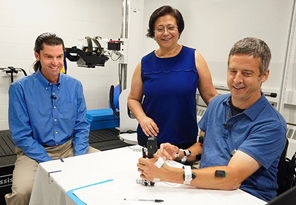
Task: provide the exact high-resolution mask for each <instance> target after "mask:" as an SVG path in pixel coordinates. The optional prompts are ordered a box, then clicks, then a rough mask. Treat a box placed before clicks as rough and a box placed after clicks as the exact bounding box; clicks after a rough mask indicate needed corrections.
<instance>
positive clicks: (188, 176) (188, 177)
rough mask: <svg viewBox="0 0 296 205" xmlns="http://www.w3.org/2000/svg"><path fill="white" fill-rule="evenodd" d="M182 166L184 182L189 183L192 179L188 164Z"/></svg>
mask: <svg viewBox="0 0 296 205" xmlns="http://www.w3.org/2000/svg"><path fill="white" fill-rule="evenodd" d="M183 168H184V184H190V182H191V181H192V173H191V167H190V166H183Z"/></svg>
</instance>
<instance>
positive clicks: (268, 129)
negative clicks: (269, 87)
mask: <svg viewBox="0 0 296 205" xmlns="http://www.w3.org/2000/svg"><path fill="white" fill-rule="evenodd" d="M270 59H271V52H270V49H269V47H268V46H267V44H266V43H265V42H264V41H262V40H260V39H257V38H251V37H248V38H244V39H241V40H239V41H238V42H236V43H235V44H234V46H233V47H232V49H231V51H230V53H229V58H228V71H227V85H228V87H229V90H230V92H231V94H226V95H218V96H216V97H214V98H213V99H212V100H211V102H210V104H209V106H208V108H207V110H206V112H205V114H204V116H203V117H202V119H201V121H200V122H199V127H200V129H201V134H200V137H202V139H203V140H202V141H200V142H197V143H196V144H194V145H193V146H191V147H189V148H188V149H187V150H185V151H180V150H179V148H178V147H176V146H174V145H171V144H168V143H167V144H162V145H161V147H160V150H159V152H158V154H159V155H160V156H162V157H164V158H168V159H176V158H177V159H181V161H183V160H182V159H185V160H186V159H188V160H192V161H193V160H195V159H196V156H197V155H199V154H201V163H200V167H199V169H196V170H190V169H188V168H187V169H184V170H182V169H173V168H171V167H168V166H166V165H164V166H163V168H162V167H161V168H157V167H156V166H155V165H154V163H155V160H156V159H157V158H158V157H157V156H155V157H156V159H143V158H141V159H139V163H138V169H139V171H141V173H142V174H141V177H142V178H143V179H145V180H149V181H151V180H153V179H155V178H157V179H160V180H161V181H169V182H177V183H185V184H188V185H191V186H194V187H198V188H206V189H222V190H233V189H238V188H240V189H242V190H244V191H246V192H248V193H250V194H252V195H254V196H256V197H258V198H260V199H262V200H265V201H269V200H271V199H272V198H274V197H275V196H276V191H277V188H278V186H277V172H278V170H277V168H278V163H279V159H280V156H281V153H282V151H283V149H284V146H285V142H286V131H287V128H286V123H285V120H284V118H283V117H282V116H281V114H280V113H279V112H278V111H277V110H276V109H275V108H274V107H273V106H272V105H270V103H269V102H268V100H267V99H266V97H265V96H264V94H263V93H262V92H261V86H262V83H264V82H265V81H266V80H267V79H268V76H269V69H268V67H269V62H270ZM176 153H178V154H177V155H176ZM184 157H185V158H184ZM185 160H184V161H185ZM186 170H187V171H186ZM186 172H187V173H186ZM238 204H239V203H238Z"/></svg>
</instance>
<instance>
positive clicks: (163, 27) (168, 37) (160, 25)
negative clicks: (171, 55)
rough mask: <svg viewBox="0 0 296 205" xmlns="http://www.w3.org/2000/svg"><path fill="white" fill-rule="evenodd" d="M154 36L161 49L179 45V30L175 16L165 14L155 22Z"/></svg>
mask: <svg viewBox="0 0 296 205" xmlns="http://www.w3.org/2000/svg"><path fill="white" fill-rule="evenodd" d="M154 31H155V33H154V38H155V40H156V42H157V44H158V45H159V47H160V48H161V49H171V48H174V47H176V46H177V42H178V39H179V35H180V34H179V31H178V27H177V22H176V19H175V17H173V16H172V15H169V14H168V15H165V16H161V17H159V18H158V19H157V20H156V21H155V24H154Z"/></svg>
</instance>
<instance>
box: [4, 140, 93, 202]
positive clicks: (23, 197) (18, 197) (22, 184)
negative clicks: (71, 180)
mask: <svg viewBox="0 0 296 205" xmlns="http://www.w3.org/2000/svg"><path fill="white" fill-rule="evenodd" d="M45 150H46V152H47V154H48V155H49V156H50V157H51V158H52V159H59V158H67V157H72V156H74V152H73V147H72V140H69V141H67V142H66V143H64V144H62V145H58V146H55V147H46V148H45ZM15 151H16V153H17V159H16V162H15V167H14V170H13V182H12V188H11V189H12V193H9V194H6V195H5V200H6V204H7V205H28V204H29V201H30V196H31V192H32V188H33V184H34V178H35V175H36V171H37V167H38V163H37V161H35V160H33V159H31V158H29V157H27V156H26V155H25V154H24V153H23V151H22V150H21V149H20V148H17V147H16V149H15ZM98 151H99V150H97V149H95V148H93V147H91V146H89V149H88V153H93V152H98Z"/></svg>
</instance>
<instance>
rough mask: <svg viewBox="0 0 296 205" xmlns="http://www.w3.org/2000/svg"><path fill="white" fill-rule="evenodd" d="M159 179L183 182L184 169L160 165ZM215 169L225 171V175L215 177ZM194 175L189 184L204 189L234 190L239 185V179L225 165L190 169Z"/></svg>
mask: <svg viewBox="0 0 296 205" xmlns="http://www.w3.org/2000/svg"><path fill="white" fill-rule="evenodd" d="M161 169H163V171H162V175H161V176H162V177H161V178H160V179H161V181H166V182H171V183H179V184H183V183H184V169H181V168H173V167H170V166H168V165H165V166H164V167H162V168H161ZM216 170H223V171H225V173H226V176H225V177H216V176H215V172H216ZM192 173H194V175H195V176H196V177H195V178H194V179H193V180H192V181H191V182H190V186H194V187H197V188H204V189H220V190H234V189H238V188H239V187H240V184H241V182H240V180H239V178H238V177H236V174H235V173H234V172H233V171H232V170H231V168H229V167H227V166H219V167H211V168H204V169H196V170H192Z"/></svg>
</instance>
